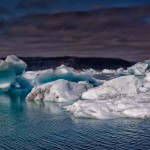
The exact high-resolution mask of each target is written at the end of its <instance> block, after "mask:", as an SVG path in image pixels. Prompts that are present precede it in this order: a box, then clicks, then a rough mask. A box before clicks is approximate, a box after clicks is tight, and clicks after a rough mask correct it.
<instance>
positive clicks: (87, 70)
mask: <svg viewBox="0 0 150 150" xmlns="http://www.w3.org/2000/svg"><path fill="white" fill-rule="evenodd" d="M83 73H85V74H88V75H90V76H94V75H96V74H101V72H100V71H96V70H94V69H91V68H90V69H84V70H83Z"/></svg>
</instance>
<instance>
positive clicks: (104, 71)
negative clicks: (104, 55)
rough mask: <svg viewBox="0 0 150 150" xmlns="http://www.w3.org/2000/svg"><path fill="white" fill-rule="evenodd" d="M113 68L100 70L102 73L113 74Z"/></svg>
mask: <svg viewBox="0 0 150 150" xmlns="http://www.w3.org/2000/svg"><path fill="white" fill-rule="evenodd" d="M115 72H116V71H115V70H109V69H104V70H103V71H102V73H103V74H115Z"/></svg>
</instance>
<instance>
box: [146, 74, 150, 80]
mask: <svg viewBox="0 0 150 150" xmlns="http://www.w3.org/2000/svg"><path fill="white" fill-rule="evenodd" d="M145 80H146V81H150V72H148V73H146V77H145Z"/></svg>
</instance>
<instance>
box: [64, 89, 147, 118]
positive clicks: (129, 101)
mask: <svg viewBox="0 0 150 150" xmlns="http://www.w3.org/2000/svg"><path fill="white" fill-rule="evenodd" d="M64 109H65V110H66V111H69V112H71V113H72V114H73V115H74V117H81V118H94V119H114V118H120V117H130V118H142V119H144V118H150V113H149V112H150V93H149V92H148V93H140V94H137V95H136V96H133V97H116V98H113V99H109V98H108V99H106V100H103V99H102V100H101V99H99V100H93V101H91V100H80V101H77V102H75V103H74V104H72V105H70V106H65V107H64Z"/></svg>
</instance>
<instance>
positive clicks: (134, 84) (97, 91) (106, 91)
mask: <svg viewBox="0 0 150 150" xmlns="http://www.w3.org/2000/svg"><path fill="white" fill-rule="evenodd" d="M140 87H142V81H141V80H140V79H138V78H137V77H135V76H134V75H128V76H122V77H118V78H115V79H112V80H109V81H106V82H104V84H103V85H101V86H99V87H95V88H92V89H89V90H88V91H87V92H84V93H83V95H82V98H83V99H91V100H93V99H99V98H102V97H103V98H104V99H107V98H109V97H116V96H118V95H124V96H133V95H136V94H137V93H138V90H139V88H140Z"/></svg>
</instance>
